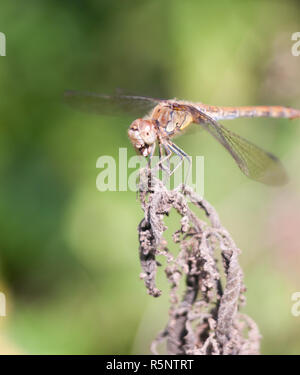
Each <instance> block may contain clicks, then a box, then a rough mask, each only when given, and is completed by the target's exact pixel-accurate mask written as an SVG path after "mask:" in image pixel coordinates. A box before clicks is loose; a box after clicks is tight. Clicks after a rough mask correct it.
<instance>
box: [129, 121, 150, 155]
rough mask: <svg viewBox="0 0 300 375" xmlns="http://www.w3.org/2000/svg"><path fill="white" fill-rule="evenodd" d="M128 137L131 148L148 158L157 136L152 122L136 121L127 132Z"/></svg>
mask: <svg viewBox="0 0 300 375" xmlns="http://www.w3.org/2000/svg"><path fill="white" fill-rule="evenodd" d="M128 136H129V139H130V141H131V143H132V144H133V147H134V148H135V149H136V151H137V152H138V153H139V154H142V155H143V156H148V155H149V154H150V152H151V150H152V146H153V144H154V143H155V142H156V139H157V134H156V129H155V125H154V123H153V121H150V120H143V119H137V120H135V121H133V123H132V124H131V125H130V128H129V130H128Z"/></svg>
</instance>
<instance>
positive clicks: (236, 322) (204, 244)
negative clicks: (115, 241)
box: [138, 169, 260, 355]
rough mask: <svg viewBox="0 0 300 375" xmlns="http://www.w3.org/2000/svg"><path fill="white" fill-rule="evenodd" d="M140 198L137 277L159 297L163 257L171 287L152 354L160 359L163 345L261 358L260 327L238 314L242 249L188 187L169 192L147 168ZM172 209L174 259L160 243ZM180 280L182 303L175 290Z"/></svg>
mask: <svg viewBox="0 0 300 375" xmlns="http://www.w3.org/2000/svg"><path fill="white" fill-rule="evenodd" d="M139 199H140V202H141V205H142V209H143V211H144V218H143V220H142V221H141V223H140V224H139V227H138V232H139V242H140V247H139V256H140V262H141V266H142V269H143V272H142V274H141V278H142V279H143V280H144V282H145V286H146V288H147V290H148V293H149V294H150V295H152V296H153V297H159V296H160V295H161V291H160V290H159V289H158V288H157V287H156V283H155V278H156V272H157V265H158V262H157V260H156V258H157V256H159V255H160V256H163V257H165V258H166V263H167V266H166V268H165V274H166V276H167V278H168V280H169V282H170V284H171V289H170V304H171V305H170V309H169V321H168V323H167V325H166V328H165V329H164V330H163V331H162V332H161V333H159V335H158V336H157V338H156V339H155V340H154V341H153V343H152V346H151V350H152V352H153V353H154V354H158V349H157V346H158V344H159V343H160V342H162V341H165V342H166V348H167V353H168V354H194V355H206V354H259V344H260V333H259V330H258V327H257V325H256V323H255V322H254V321H253V320H252V319H251V318H249V317H248V316H246V315H244V314H241V313H240V312H239V309H240V307H241V306H243V305H244V304H245V297H244V295H243V293H244V292H245V287H244V284H243V272H242V270H241V267H240V265H239V263H238V255H239V254H240V250H239V249H238V248H237V247H236V245H235V243H234V241H233V239H232V238H231V236H230V234H229V233H228V231H227V230H226V229H225V228H224V227H223V226H222V225H221V222H220V219H219V216H218V214H217V212H216V210H215V209H214V208H213V207H212V206H211V205H210V204H209V203H208V202H207V201H206V200H205V199H203V198H201V197H199V196H198V195H197V194H196V193H195V192H194V191H193V190H192V189H191V188H190V187H187V186H183V185H182V186H180V187H178V188H177V189H175V190H171V191H170V190H168V189H167V188H166V187H165V185H164V184H163V183H162V181H160V180H159V179H157V178H154V177H153V176H151V173H150V171H149V170H148V169H143V170H141V173H140V182H139ZM188 201H189V202H188ZM189 205H194V206H196V207H197V208H199V209H200V210H201V211H203V212H204V213H205V217H206V218H207V220H206V221H204V220H201V219H199V218H198V217H197V215H196V214H195V213H194V212H193V211H192V210H191V208H190V207H189ZM172 208H174V209H175V210H176V211H177V212H178V213H179V215H180V216H181V220H180V228H179V229H178V230H177V231H176V232H175V233H174V234H173V240H174V242H175V243H176V244H178V245H179V247H180V250H179V253H178V255H177V256H175V255H174V254H172V253H171V252H170V251H169V250H168V248H167V242H166V240H165V239H164V238H163V233H164V231H165V230H166V229H167V227H166V226H165V224H164V218H165V216H166V215H169V213H170V211H171V209H172ZM218 254H220V255H219V259H222V261H220V260H219V261H218V260H217V259H218ZM184 276H185V291H184V294H183V297H182V299H181V300H180V298H179V296H178V288H179V285H180V282H181V280H182V279H183V277H184ZM222 279H223V281H224V282H222ZM223 284H225V285H223Z"/></svg>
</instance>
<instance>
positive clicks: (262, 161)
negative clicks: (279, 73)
mask: <svg viewBox="0 0 300 375" xmlns="http://www.w3.org/2000/svg"><path fill="white" fill-rule="evenodd" d="M65 97H66V99H67V101H68V103H69V104H71V105H72V106H74V105H75V106H76V107H79V108H81V109H84V110H92V111H94V112H95V111H96V112H99V113H100V114H113V115H114V114H117V113H118V112H119V110H121V112H123V111H125V112H127V113H128V112H134V113H136V114H137V115H138V114H140V113H142V112H141V111H142V109H144V111H146V109H149V108H152V109H151V111H150V112H149V111H148V114H146V115H144V117H139V118H137V119H136V120H134V121H133V122H132V124H131V125H130V127H129V130H128V136H129V139H130V141H131V143H132V144H133V146H134V148H135V149H136V151H137V152H138V153H139V154H141V155H143V156H149V157H150V158H151V157H152V156H153V155H154V152H155V147H156V144H158V145H159V155H160V158H161V163H160V164H161V165H160V166H161V167H162V168H163V161H165V160H167V159H168V158H169V157H170V156H171V155H172V154H173V153H175V154H177V155H178V156H179V157H180V158H181V160H183V159H184V158H186V159H187V160H190V157H189V156H188V155H187V154H186V153H185V152H184V151H183V150H181V149H180V148H179V147H178V146H177V145H176V144H175V143H174V142H173V141H172V140H171V139H172V138H173V137H174V136H175V135H178V134H180V133H182V132H183V131H184V130H185V129H186V128H187V127H189V126H190V125H191V124H192V123H195V124H199V125H201V126H202V127H203V128H204V129H205V130H207V131H208V132H209V133H210V134H211V135H212V136H213V137H214V138H215V139H216V140H217V141H218V142H219V143H221V144H222V145H223V146H224V147H225V148H226V149H227V151H228V152H229V153H230V154H231V156H232V157H233V158H234V160H235V161H236V163H237V165H238V166H239V168H240V169H241V171H242V172H243V173H244V174H245V175H247V176H248V177H250V178H252V179H254V180H256V181H259V182H262V183H265V184H268V185H281V184H283V183H285V182H286V180H287V176H286V173H285V170H284V168H283V166H282V164H281V162H280V161H279V160H278V159H277V158H276V157H275V156H274V155H272V154H270V153H268V152H266V151H264V150H262V149H261V148H259V147H257V146H255V145H254V144H252V143H251V142H249V141H247V140H246V139H244V138H242V137H240V136H239V135H237V134H235V133H233V132H231V131H230V130H228V129H227V128H225V127H224V126H223V125H221V124H219V123H218V121H219V120H232V119H236V118H240V117H274V118H279V117H283V118H289V119H293V118H299V117H300V110H297V109H293V108H288V107H282V106H244V107H223V106H212V105H206V104H203V103H192V102H187V101H181V100H177V99H172V100H164V99H153V98H147V97H141V96H126V95H115V96H106V95H99V94H94V93H86V92H85V93H81V92H77V91H68V92H66V94H65ZM144 114H145V112H144ZM137 117H138V116H137ZM163 156H164V157H163Z"/></svg>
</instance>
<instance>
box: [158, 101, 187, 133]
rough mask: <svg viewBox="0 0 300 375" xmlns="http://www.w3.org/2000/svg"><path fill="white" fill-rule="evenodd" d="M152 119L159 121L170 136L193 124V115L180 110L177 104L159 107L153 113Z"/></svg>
mask: <svg viewBox="0 0 300 375" xmlns="http://www.w3.org/2000/svg"><path fill="white" fill-rule="evenodd" d="M152 118H153V119H155V120H156V121H158V123H159V124H160V126H161V128H162V129H163V130H164V131H165V132H166V134H167V135H169V136H172V135H173V134H176V133H177V132H178V131H181V130H183V129H184V128H186V127H187V126H188V125H190V124H191V123H192V122H193V117H192V115H191V114H190V113H189V112H187V111H182V110H178V109H177V108H176V104H171V105H163V106H160V105H158V106H157V107H156V108H155V109H154V111H153V113H152ZM162 129H161V131H162Z"/></svg>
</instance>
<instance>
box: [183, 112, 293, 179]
mask: <svg viewBox="0 0 300 375" xmlns="http://www.w3.org/2000/svg"><path fill="white" fill-rule="evenodd" d="M183 106H184V107H186V108H185V110H188V111H189V112H190V113H191V114H192V115H193V118H194V122H196V123H198V124H200V125H201V126H202V127H203V128H204V129H206V130H207V131H208V132H209V133H210V134H211V135H212V136H213V137H214V138H215V139H216V140H217V141H218V142H219V143H221V144H222V146H224V147H225V148H226V150H227V151H228V152H229V153H230V154H231V156H232V157H233V158H234V160H235V161H236V163H237V165H238V166H239V168H240V169H241V171H242V172H243V173H244V174H245V175H246V176H248V177H249V178H251V179H253V180H256V181H259V182H262V183H264V184H266V185H283V184H285V183H286V182H287V180H288V178H287V174H286V171H285V169H284V167H283V165H282V164H281V162H280V160H279V159H277V157H276V156H274V155H272V154H271V153H269V152H267V151H264V150H263V149H261V148H259V147H258V146H256V145H254V144H253V143H251V142H249V141H247V140H246V139H244V138H243V137H241V136H239V135H237V134H235V133H233V132H232V131H230V130H228V129H227V128H225V126H223V125H221V124H219V123H218V122H216V121H215V120H214V119H212V118H211V117H210V116H208V115H206V114H205V113H204V112H202V111H200V110H198V109H196V108H195V107H193V106H190V105H183ZM183 106H181V105H179V106H176V107H177V109H181V110H182V109H183ZM180 107H181V108H180Z"/></svg>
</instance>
